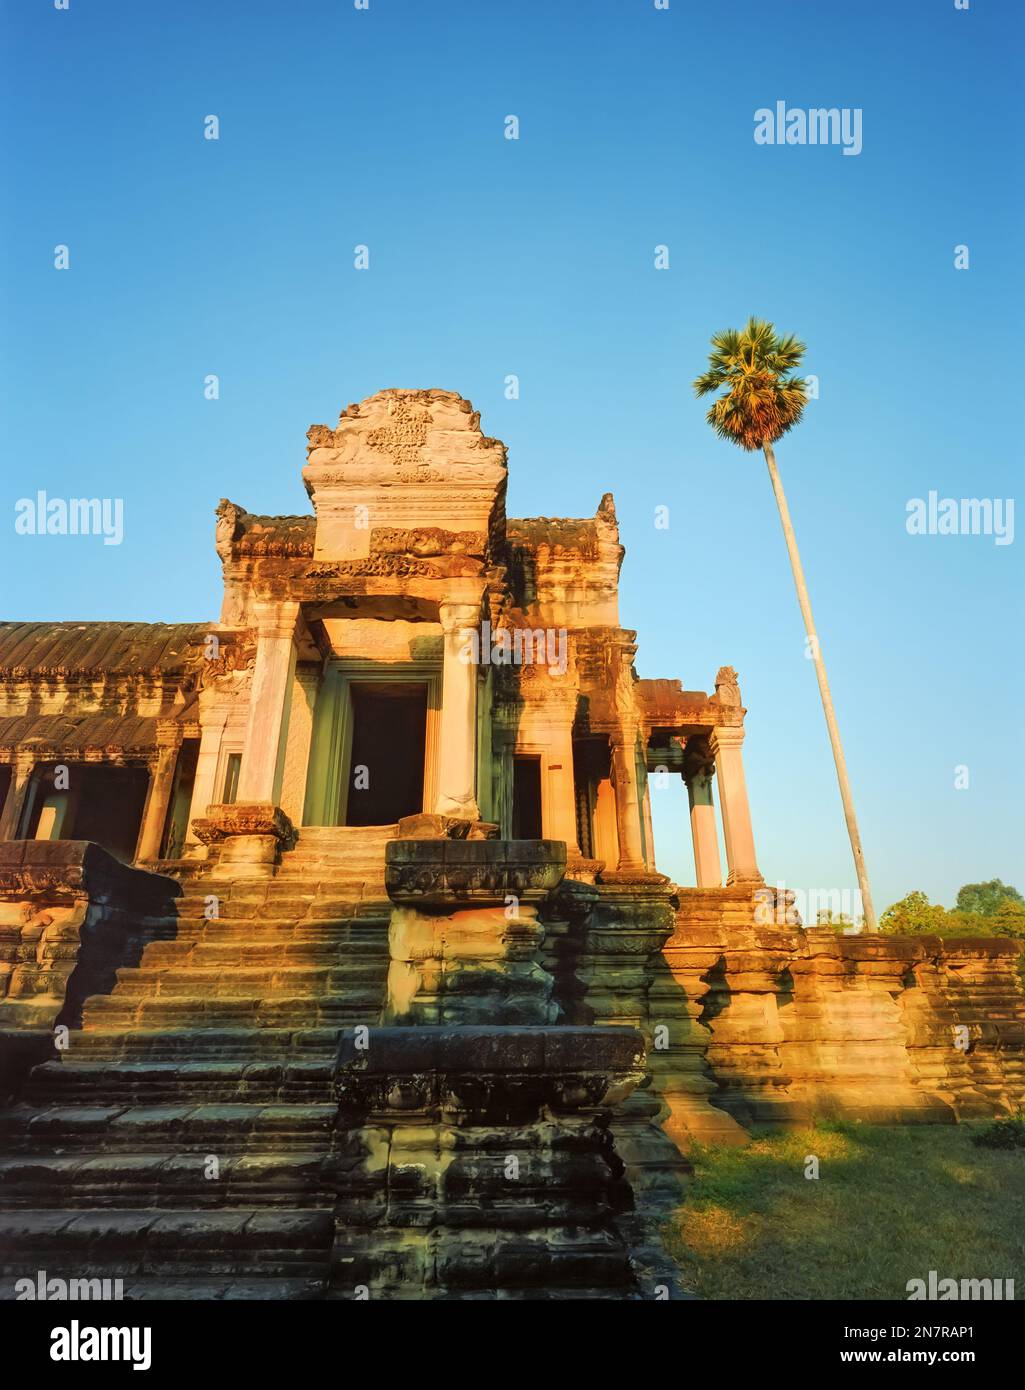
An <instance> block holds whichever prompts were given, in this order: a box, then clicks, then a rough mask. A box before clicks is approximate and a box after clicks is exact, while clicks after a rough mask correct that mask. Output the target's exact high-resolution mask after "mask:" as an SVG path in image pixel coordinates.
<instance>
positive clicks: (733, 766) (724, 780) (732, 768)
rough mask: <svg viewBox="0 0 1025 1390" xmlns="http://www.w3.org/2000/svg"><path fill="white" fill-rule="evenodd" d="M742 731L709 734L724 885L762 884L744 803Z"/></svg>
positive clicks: (730, 729)
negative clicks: (723, 843) (719, 816)
mask: <svg viewBox="0 0 1025 1390" xmlns="http://www.w3.org/2000/svg"><path fill="white" fill-rule="evenodd" d="M743 742H744V730H743V728H741V727H740V726H738V725H720V726H718V727H717V728H715V729H713V730H712V734H711V737H710V739H709V747H710V748H711V750H712V753H713V755H714V757H715V767H716V774H717V776H718V779H719V802H720V809H721V811H722V828H723V836H724V838H725V840H726V863H727V865H728V872H727V875H726V884H727V886H728V887H732V886H733V885H734V884H736V883H762V882H764V880H763V878H762V876H761V874H760V873H759V872H758V864H757V861H756V859H755V839H754V832H753V830H752V829H751V808H750V806H749V805H748V801H747V783H746V782H745V781H744V763H743V760H742V759H741V756H740V748H741V744H742V743H743Z"/></svg>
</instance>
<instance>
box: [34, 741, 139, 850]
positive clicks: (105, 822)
mask: <svg viewBox="0 0 1025 1390" xmlns="http://www.w3.org/2000/svg"><path fill="white" fill-rule="evenodd" d="M65 769H66V771H65ZM148 786H149V773H148V771H147V770H146V768H144V767H131V766H124V767H119V766H117V765H116V764H113V763H65V764H60V763H58V764H49V765H47V766H45V767H42V768H38V769H37V771H36V777H35V787H34V796H33V800H32V806H31V809H30V810H29V812H28V818H27V821H26V824H25V838H26V839H28V840H32V839H35V838H36V835H37V833H38V832H39V830H40V823H41V822H43V824H44V825H46V826H50V825H52V827H53V828H52V829H49V830H44V832H43V835H44V838H46V839H58V840H94V841H95V842H96V844H98V845H102V846H103V848H104V849H105V850H109V852H110V853H111V854H113V855H114V856H115V858H117V859H122V860H124V862H125V863H126V864H130V863H131V862H132V860H133V859H134V858H135V846H136V842H137V841H138V838H139V828H140V826H141V825H142V811H143V807H144V806H145V804H146V790H147V788H148ZM44 817H45V821H44Z"/></svg>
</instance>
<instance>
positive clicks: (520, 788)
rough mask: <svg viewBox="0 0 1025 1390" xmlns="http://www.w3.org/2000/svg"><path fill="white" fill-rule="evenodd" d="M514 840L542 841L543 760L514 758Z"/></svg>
mask: <svg viewBox="0 0 1025 1390" xmlns="http://www.w3.org/2000/svg"><path fill="white" fill-rule="evenodd" d="M512 837H513V839H514V840H540V839H542V838H543V836H542V833H541V759H540V758H539V757H526V756H523V757H519V756H517V757H514V758H513V814H512Z"/></svg>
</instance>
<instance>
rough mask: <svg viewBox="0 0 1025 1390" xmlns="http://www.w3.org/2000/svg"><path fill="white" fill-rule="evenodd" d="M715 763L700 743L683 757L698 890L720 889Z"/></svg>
mask: <svg viewBox="0 0 1025 1390" xmlns="http://www.w3.org/2000/svg"><path fill="white" fill-rule="evenodd" d="M714 771H715V761H714V758H713V756H712V750H711V749H710V748H709V746H708V743H707V742H706V741H705V740H704V739H701V740H699V741H698V742H695V743H691V744H689V745H688V748H687V750H686V753H685V754H684V763H683V780H684V781H685V782H686V784H687V798H688V800H689V801H690V833H691V838H692V840H693V841H694V872H695V875H696V881H697V886H698V887H699V888H721V887H722V866H721V864H720V862H719V836H718V833H717V832H716V828H715V803H714V802H713V800H712V774H713V773H714Z"/></svg>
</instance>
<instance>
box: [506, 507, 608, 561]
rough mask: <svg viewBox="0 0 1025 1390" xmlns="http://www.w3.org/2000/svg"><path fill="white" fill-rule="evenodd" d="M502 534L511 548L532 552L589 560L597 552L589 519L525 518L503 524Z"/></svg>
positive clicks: (592, 521)
mask: <svg viewBox="0 0 1025 1390" xmlns="http://www.w3.org/2000/svg"><path fill="white" fill-rule="evenodd" d="M505 534H506V537H507V539H508V540H509V542H510V543H511V544H512V545H522V546H526V547H527V549H528V550H536V549H537V548H538V547H539V546H551V547H552V548H555V547H558V548H559V549H560V550H576V551H579V552H581V553H582V554H583V555H585V556H587V557H588V558H593V557H594V556H595V555H596V553H597V548H598V526H597V523H596V521H595V519H594V517H593V516H591V517H582V518H576V517H564V516H554V517H548V516H528V517H523V518H522V519H515V520H514V519H513V518H512V517H510V518H509V520H508V521H507V522H506V528H505Z"/></svg>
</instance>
